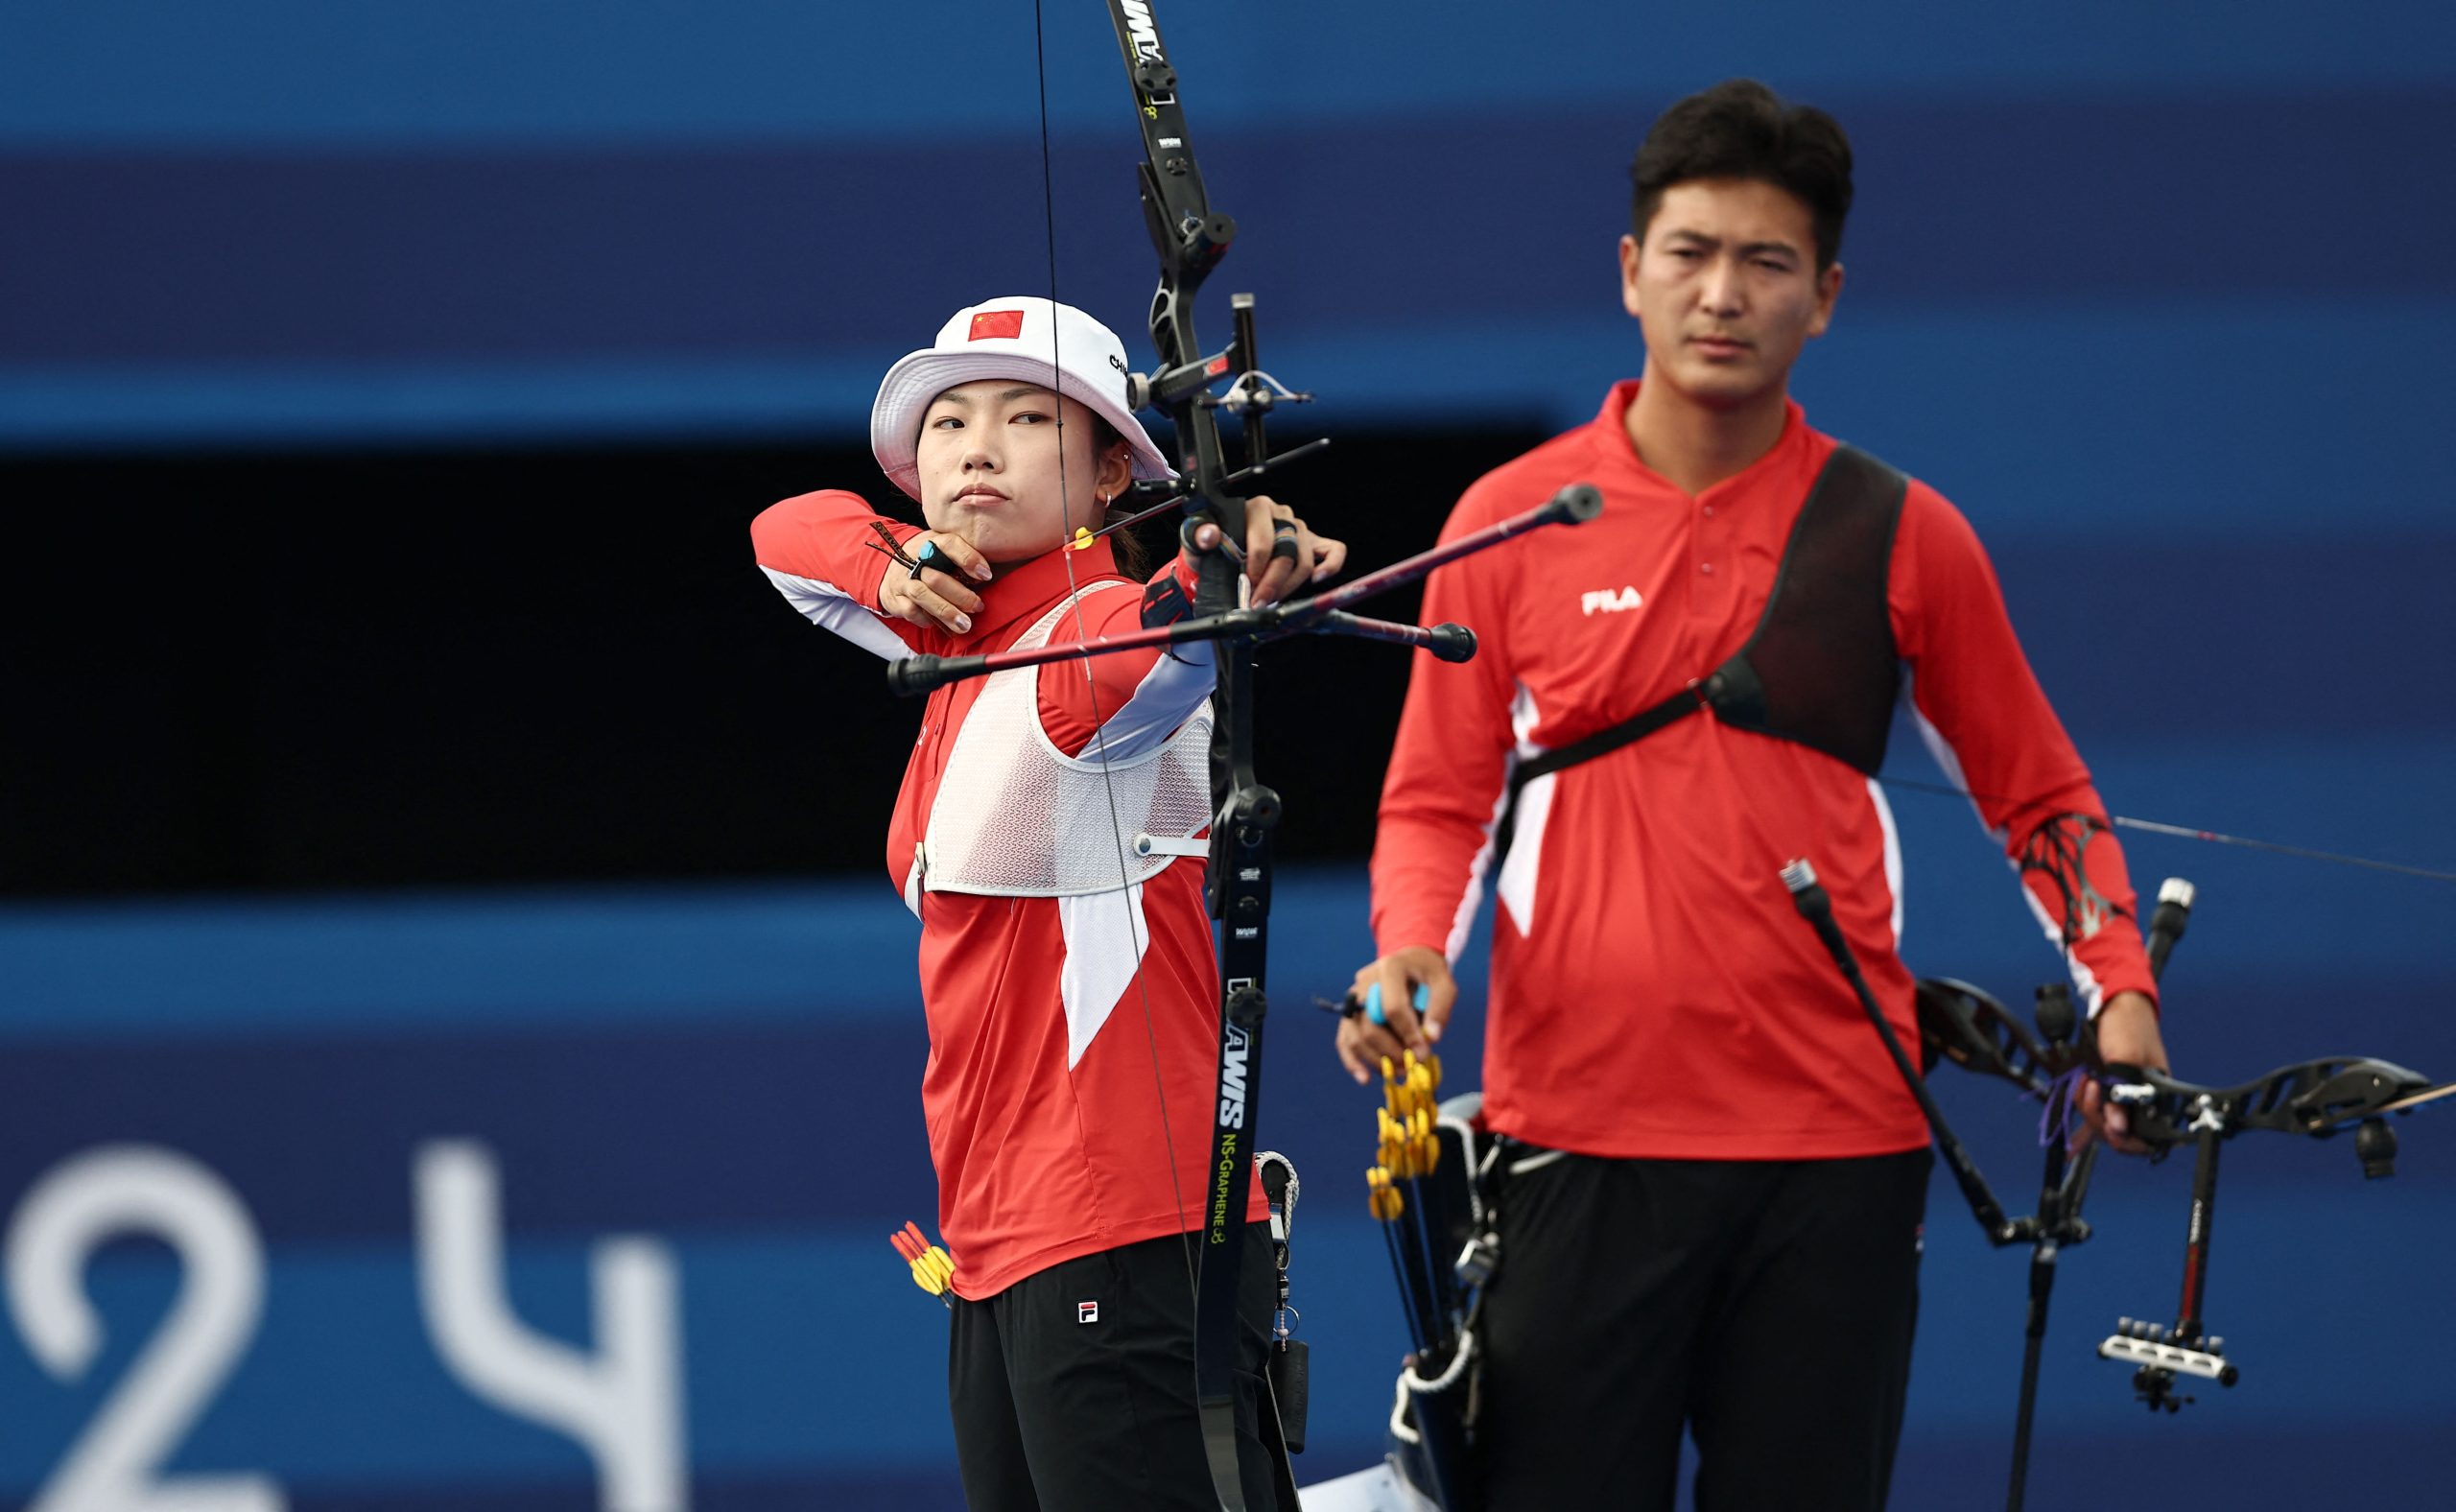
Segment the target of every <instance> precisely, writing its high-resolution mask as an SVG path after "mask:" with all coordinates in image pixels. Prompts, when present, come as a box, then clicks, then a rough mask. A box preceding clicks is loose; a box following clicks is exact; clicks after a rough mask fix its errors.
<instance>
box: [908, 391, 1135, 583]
mask: <svg viewBox="0 0 2456 1512" xmlns="http://www.w3.org/2000/svg"><path fill="white" fill-rule="evenodd" d="M1061 418H1063V420H1064V421H1065V423H1064V424H1063V425H1060V424H1059V423H1058V422H1059V420H1060V419H1061ZM1095 435H1096V422H1095V420H1094V417H1093V414H1092V412H1091V410H1090V409H1088V408H1087V407H1085V406H1084V405H1083V404H1081V403H1079V402H1078V401H1076V400H1074V399H1067V398H1061V397H1059V396H1058V395H1057V394H1055V393H1053V392H1051V390H1047V389H1043V388H1040V387H1038V386H1037V385H1034V384H1028V383H1022V382H1018V381H1015V380H1012V379H1005V378H983V379H980V380H977V381H975V382H973V383H967V384H958V385H957V386H956V387H955V388H953V389H950V390H947V391H946V392H944V393H942V394H940V395H938V396H937V397H936V398H935V399H933V400H932V401H930V408H929V409H928V410H926V411H924V412H923V413H922V416H921V436H920V439H919V443H918V448H917V451H916V453H915V456H914V461H915V463H916V464H917V466H918V467H919V470H920V475H921V513H922V517H923V518H924V519H926V520H928V521H929V522H930V528H931V529H932V530H934V531H944V532H947V533H949V534H951V535H959V536H961V537H962V538H963V539H964V540H966V541H968V542H970V543H971V544H972V546H973V547H974V549H975V550H977V551H979V552H980V555H983V556H986V557H988V558H989V559H990V560H991V561H992V562H996V563H1005V562H1016V561H1022V560H1024V559H1026V558H1027V557H1031V556H1037V555H1040V554H1042V553H1043V552H1047V551H1051V550H1054V549H1055V548H1056V547H1057V546H1058V545H1060V544H1061V543H1063V542H1064V541H1066V540H1067V539H1069V538H1070V537H1072V536H1073V535H1074V531H1075V529H1076V528H1077V527H1078V526H1089V527H1091V528H1092V529H1094V530H1098V528H1099V522H1100V514H1101V511H1102V509H1103V508H1104V501H1105V500H1106V499H1109V498H1113V497H1115V496H1116V495H1117V494H1118V493H1119V492H1120V491H1121V490H1122V489H1123V488H1124V487H1125V485H1126V484H1127V483H1128V481H1130V479H1131V476H1132V463H1131V461H1129V458H1128V454H1127V451H1126V448H1125V447H1124V446H1123V445H1122V444H1121V445H1118V446H1114V447H1111V448H1110V449H1109V455H1107V456H1106V457H1098V458H1096V457H1094V456H1093V451H1092V443H1093V437H1094V436H1095Z"/></svg>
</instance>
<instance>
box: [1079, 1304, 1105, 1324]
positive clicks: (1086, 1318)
mask: <svg viewBox="0 0 2456 1512" xmlns="http://www.w3.org/2000/svg"><path fill="white" fill-rule="evenodd" d="M1099 1320H1100V1305H1099V1304H1098V1303H1097V1302H1077V1303H1075V1304H1074V1321H1075V1322H1077V1323H1098V1321H1099Z"/></svg>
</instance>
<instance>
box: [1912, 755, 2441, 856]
mask: <svg viewBox="0 0 2456 1512" xmlns="http://www.w3.org/2000/svg"><path fill="white" fill-rule="evenodd" d="M1876 780H1877V781H1878V782H1880V783H1882V784H1884V785H1885V786H1886V787H1888V788H1902V789H1907V790H1909V791H1912V792H1931V793H1935V794H1937V795H1938V796H1940V797H1947V798H1966V799H1968V800H1970V801H1971V802H1972V804H1978V803H2009V804H2011V805H2012V806H2013V809H2012V812H2013V814H2015V815H2025V814H2029V813H2033V812H2036V811H2038V810H2041V809H2047V808H2051V807H2052V803H2051V800H2046V799H2038V798H2031V799H2020V798H2015V797H2012V796H2010V795H2008V794H2005V793H2000V792H1973V791H1971V790H1970V789H1968V788H1963V787H1958V786H1954V785H1951V784H1947V783H1941V782H1920V781H1916V780H1914V779H1912V778H1909V777H1896V776H1893V775H1891V774H1889V773H1882V772H1880V773H1878V774H1877V779H1876ZM2084 817H2097V815H2084ZM2104 818H2105V821H2106V824H2107V826H2108V827H2109V828H2110V829H2118V830H2138V831H2139V832H2141V833H2142V834H2144V835H2162V836H2165V837H2167V838H2169V839H2185V840H2200V841H2203V842H2205V843H2207V844H2210V845H2233V846H2239V847H2241V848H2242V849H2244V850H2258V851H2268V852H2271V853H2273V854H2275V855H2279V856H2294V857H2299V858H2301V859H2302V860H2303V861H2325V862H2333V863H2335V864H2336V865H2339V866H2360V867H2363V868H2364V869H2366V870H2369V871H2384V872H2388V873H2390V874H2392V875H2394V876H2398V877H2421V878H2422V879H2424V880H2426V881H2429V882H2456V871H2441V870H2436V869H2433V868H2432V867H2428V866H2409V865H2406V864H2405V863H2404V862H2393V861H2375V860H2373V859H2372V858H2371V857H2368V856H2350V855H2348V854H2346V853H2345V852H2343V851H2327V850H2314V849H2312V848H2311V847H2309V846H2307V845H2288V844H2286V843H2284V842H2283V841H2281V840H2264V839H2257V838H2255V837H2254V836H2249V835H2228V834H2226V833H2224V832H2223V831H2220V830H2204V829H2198V828H2195V827H2193V826H2190V825H2184V824H2167V823H2164V822H2162V821H2161V820H2158V819H2136V818H2134V817H2132V816H2131V815H2125V814H2109V815H2104ZM1981 822H1982V823H1983V822H1985V818H1984V815H1982V816H1981ZM2008 822H2009V820H2008Z"/></svg>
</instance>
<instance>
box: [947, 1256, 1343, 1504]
mask: <svg viewBox="0 0 2456 1512" xmlns="http://www.w3.org/2000/svg"><path fill="white" fill-rule="evenodd" d="M1197 1239H1198V1236H1194V1237H1189V1238H1187V1239H1185V1240H1180V1239H1178V1238H1176V1237H1174V1236H1171V1237H1169V1238H1165V1239H1155V1240H1145V1241H1143V1242H1141V1243H1138V1244H1126V1245H1122V1246H1120V1247H1119V1248H1116V1249H1109V1250H1102V1251H1100V1252H1099V1253H1098V1254H1094V1255H1086V1256H1084V1257H1083V1258H1081V1259H1080V1260H1070V1261H1066V1262H1063V1263H1061V1264H1056V1265H1052V1266H1051V1267H1050V1268H1049V1269H1047V1270H1044V1271H1040V1272H1038V1273H1036V1274H1034V1275H1030V1276H1027V1277H1025V1278H1024V1279H1023V1280H1021V1281H1019V1282H1017V1283H1015V1284H1014V1285H1013V1286H1011V1287H1008V1288H1006V1289H1005V1290H1004V1291H1002V1292H999V1293H998V1294H997V1295H996V1296H994V1297H988V1298H985V1299H983V1300H981V1301H980V1302H966V1301H964V1300H963V1299H962V1298H960V1297H958V1298H956V1304H955V1318H954V1328H953V1331H952V1333H951V1335H950V1339H949V1343H948V1348H947V1401H948V1405H949V1406H950V1408H951V1409H952V1411H953V1413H954V1416H955V1429H956V1463H957V1465H958V1467H959V1468H960V1470H961V1472H962V1475H963V1494H964V1500H965V1501H966V1503H967V1504H969V1505H970V1507H971V1508H972V1512H1107V1509H1110V1508H1135V1509H1138V1512H1139V1509H1142V1508H1154V1509H1163V1508H1183V1509H1184V1512H1219V1499H1218V1496H1217V1495H1216V1493H1215V1492H1214V1491H1213V1490H1212V1485H1211V1471H1210V1468H1209V1466H1208V1463H1207V1462H1206V1461H1205V1459H1204V1458H1203V1453H1202V1429H1201V1419H1200V1414H1199V1412H1198V1411H1197V1409H1196V1406H1195V1402H1194V1384H1193V1293H1192V1292H1191V1290H1190V1289H1189V1288H1188V1283H1187V1278H1186V1255H1187V1252H1188V1250H1189V1248H1190V1247H1191V1246H1192V1244H1193V1242H1195V1241H1196V1240H1197ZM1244 1245H1245V1256H1244V1270H1243V1273H1242V1274H1241V1276H1240V1278H1239V1280H1240V1287H1239V1291H1238V1322H1239V1327H1238V1331H1237V1332H1238V1339H1237V1344H1238V1350H1237V1354H1238V1361H1237V1363H1238V1371H1237V1447H1238V1468H1239V1470H1240V1472H1241V1473H1242V1474H1241V1480H1242V1483H1243V1486H1244V1493H1245V1505H1246V1506H1247V1507H1248V1508H1249V1509H1252V1512H1270V1509H1272V1508H1274V1507H1277V1506H1278V1501H1277V1500H1276V1496H1275V1493H1274V1492H1273V1489H1272V1487H1273V1483H1274V1482H1273V1474H1272V1463H1271V1457H1270V1453H1269V1452H1268V1451H1267V1450H1265V1449H1264V1448H1263V1441H1262V1438H1261V1434H1260V1428H1259V1424H1260V1421H1261V1419H1260V1417H1259V1416H1258V1413H1259V1411H1260V1405H1261V1401H1262V1391H1263V1386H1262V1380H1261V1377H1262V1372H1263V1362H1264V1358H1265V1352H1266V1351H1267V1349H1268V1348H1269V1340H1270V1332H1269V1331H1270V1317H1271V1309H1272V1306H1273V1304H1274V1303H1275V1302H1276V1301H1277V1297H1278V1288H1277V1287H1276V1285H1275V1284H1274V1280H1273V1277H1274V1271H1273V1268H1272V1264H1271V1254H1270V1230H1269V1227H1268V1226H1267V1225H1265V1224H1261V1223H1254V1224H1248V1225H1247V1226H1246V1230H1245V1238H1244ZM1087 1305H1088V1306H1089V1307H1091V1308H1093V1309H1096V1310H1097V1315H1096V1317H1094V1318H1093V1319H1092V1320H1090V1321H1085V1320H1084V1319H1085V1318H1086V1315H1087V1314H1086V1311H1085V1309H1086V1306H1087ZM1285 1512H1296V1509H1295V1508H1293V1507H1289V1508H1286V1509H1285Z"/></svg>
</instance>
